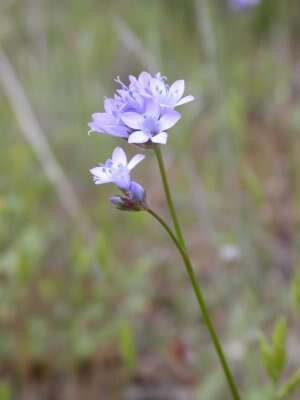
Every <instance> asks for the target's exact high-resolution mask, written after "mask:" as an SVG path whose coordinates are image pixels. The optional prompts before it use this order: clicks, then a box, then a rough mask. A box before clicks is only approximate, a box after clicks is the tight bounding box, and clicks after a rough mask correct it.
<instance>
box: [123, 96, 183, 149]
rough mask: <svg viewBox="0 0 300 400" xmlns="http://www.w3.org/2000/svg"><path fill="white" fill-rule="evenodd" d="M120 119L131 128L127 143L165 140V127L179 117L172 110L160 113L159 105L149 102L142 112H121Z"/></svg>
mask: <svg viewBox="0 0 300 400" xmlns="http://www.w3.org/2000/svg"><path fill="white" fill-rule="evenodd" d="M121 118H122V121H123V122H124V123H125V124H126V125H127V126H128V127H130V128H131V129H132V132H131V133H130V135H129V138H128V143H147V142H148V141H151V142H152V143H162V144H165V143H166V142H167V138H168V135H167V132H165V131H166V130H167V129H170V128H171V127H172V126H174V125H175V124H176V122H177V121H178V120H179V119H180V118H181V115H180V114H179V113H178V112H177V111H174V110H167V111H166V112H165V113H164V114H162V115H161V110H160V107H159V106H158V105H157V104H155V103H154V102H149V103H148V104H147V106H146V110H145V113H144V114H139V113H137V112H127V113H123V115H122V117H121Z"/></svg>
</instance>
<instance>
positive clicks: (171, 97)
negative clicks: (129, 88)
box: [129, 71, 194, 108]
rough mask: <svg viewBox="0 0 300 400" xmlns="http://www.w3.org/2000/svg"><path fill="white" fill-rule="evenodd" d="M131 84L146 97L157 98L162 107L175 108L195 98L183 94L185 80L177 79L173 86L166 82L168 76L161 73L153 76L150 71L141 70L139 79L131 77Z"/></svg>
mask: <svg viewBox="0 0 300 400" xmlns="http://www.w3.org/2000/svg"><path fill="white" fill-rule="evenodd" d="M129 79H130V81H131V84H132V85H135V86H136V87H137V88H138V91H139V92H140V93H141V94H142V95H143V96H145V97H148V98H152V99H155V100H156V101H157V102H158V104H159V105H160V106H161V107H170V108H174V107H177V106H181V105H183V104H185V103H189V102H190V101H193V100H194V97H193V96H185V97H182V96H183V93H184V89H185V83H184V80H178V81H175V82H174V83H173V84H172V85H171V86H169V85H168V84H167V83H166V77H163V76H162V75H161V74H160V73H157V74H156V75H154V76H152V75H150V74H149V72H145V71H144V72H141V73H140V75H139V77H138V79H136V78H135V77H133V76H130V77H129Z"/></svg>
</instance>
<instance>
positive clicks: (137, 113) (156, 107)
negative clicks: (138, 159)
mask: <svg viewBox="0 0 300 400" xmlns="http://www.w3.org/2000/svg"><path fill="white" fill-rule="evenodd" d="M116 81H117V82H118V83H119V84H120V86H121V87H120V88H119V89H118V90H117V91H116V94H115V96H114V98H108V99H105V101H104V110H105V112H104V113H94V114H93V115H92V120H91V121H90V123H89V128H90V131H93V132H98V133H105V134H108V135H112V136H118V137H122V138H124V139H127V140H128V142H129V143H135V144H143V145H145V144H147V143H166V142H167V132H166V131H167V130H168V129H170V128H171V127H172V126H174V125H175V124H176V122H177V121H178V120H179V119H180V114H179V113H178V112H176V111H175V110H174V109H175V107H177V106H180V105H182V104H185V103H188V102H190V101H192V100H193V99H194V98H193V96H185V97H183V93H184V89H185V85H184V81H183V80H178V81H176V82H174V83H173V84H172V85H171V86H169V85H168V84H167V83H166V78H165V77H162V76H161V74H160V73H158V74H156V75H154V76H152V75H151V74H149V73H148V72H142V73H140V75H139V76H138V78H136V77H134V76H132V75H130V76H129V85H128V86H126V85H125V84H124V83H123V82H121V81H120V79H119V78H118V79H117V80H116Z"/></svg>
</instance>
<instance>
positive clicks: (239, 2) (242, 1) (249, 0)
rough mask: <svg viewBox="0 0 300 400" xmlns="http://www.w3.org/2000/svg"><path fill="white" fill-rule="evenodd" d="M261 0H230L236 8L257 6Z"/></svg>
mask: <svg viewBox="0 0 300 400" xmlns="http://www.w3.org/2000/svg"><path fill="white" fill-rule="evenodd" d="M259 2H260V0H230V4H231V6H232V7H233V8H235V9H241V8H245V7H251V6H252V7H253V6H256V5H257V4H258V3H259Z"/></svg>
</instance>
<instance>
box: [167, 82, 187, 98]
mask: <svg viewBox="0 0 300 400" xmlns="http://www.w3.org/2000/svg"><path fill="white" fill-rule="evenodd" d="M169 93H170V96H171V97H172V98H173V99H174V100H175V101H176V102H177V101H178V100H179V99H181V97H182V96H183V93H184V80H183V79H181V80H179V81H176V82H174V83H173V84H172V85H171V86H170V89H169Z"/></svg>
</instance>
